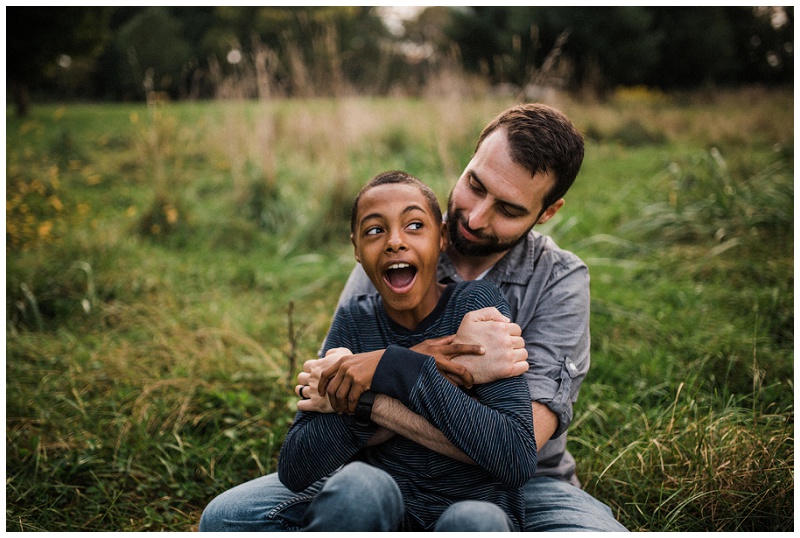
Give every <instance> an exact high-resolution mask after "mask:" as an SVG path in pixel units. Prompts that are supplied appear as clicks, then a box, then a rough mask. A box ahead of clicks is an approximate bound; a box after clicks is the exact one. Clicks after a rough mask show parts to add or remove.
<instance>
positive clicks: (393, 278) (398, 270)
mask: <svg viewBox="0 0 800 538" xmlns="http://www.w3.org/2000/svg"><path fill="white" fill-rule="evenodd" d="M416 276H417V268H416V267H414V266H413V265H410V264H408V263H402V262H401V263H393V264H391V265H389V266H388V267H386V269H384V271H383V280H384V281H385V282H386V283H387V284H388V285H389V288H390V289H391V290H392V291H393V292H395V293H406V292H407V291H408V290H410V289H411V286H413V284H414V280H415V279H416Z"/></svg>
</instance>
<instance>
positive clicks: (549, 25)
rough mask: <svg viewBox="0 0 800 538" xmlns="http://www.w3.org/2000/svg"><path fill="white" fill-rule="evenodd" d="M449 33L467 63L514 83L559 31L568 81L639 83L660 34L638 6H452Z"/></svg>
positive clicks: (524, 77) (536, 63)
mask: <svg viewBox="0 0 800 538" xmlns="http://www.w3.org/2000/svg"><path fill="white" fill-rule="evenodd" d="M448 34H449V35H450V36H451V37H452V39H453V40H454V41H455V42H456V43H457V44H458V45H459V47H460V49H461V52H462V54H463V56H464V62H465V65H466V66H467V67H468V68H472V69H478V70H480V71H481V72H483V73H485V74H486V75H488V76H490V77H491V78H492V80H493V82H496V83H497V82H511V83H514V84H517V85H524V84H525V83H527V82H528V81H530V79H531V76H532V75H533V74H534V73H535V72H536V71H537V70H539V69H540V68H541V67H542V64H543V62H544V61H545V58H546V57H547V55H548V54H549V53H550V52H551V51H552V50H553V49H554V47H556V46H557V43H558V42H559V41H558V40H559V38H560V37H561V36H567V39H566V42H565V43H564V44H563V45H562V46H561V50H560V51H559V52H560V54H561V55H562V57H563V58H564V59H566V60H568V61H569V63H570V64H571V65H572V79H571V80H570V81H568V82H570V83H571V84H572V85H573V86H575V85H580V84H583V83H585V82H587V81H588V82H590V83H592V84H594V85H616V84H637V83H641V82H642V79H643V77H644V76H645V75H646V73H647V72H648V71H649V70H650V69H651V67H652V66H653V65H655V64H656V63H657V61H658V49H657V47H658V44H659V41H660V38H661V37H660V35H659V34H658V33H654V32H653V31H652V16H651V15H649V14H648V13H647V12H646V11H645V10H643V9H642V8H639V7H584V8H563V7H529V6H522V7H498V6H495V7H476V8H469V9H457V10H454V12H453V19H452V23H451V25H450V27H449V29H448Z"/></svg>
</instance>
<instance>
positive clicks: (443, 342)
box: [411, 334, 485, 388]
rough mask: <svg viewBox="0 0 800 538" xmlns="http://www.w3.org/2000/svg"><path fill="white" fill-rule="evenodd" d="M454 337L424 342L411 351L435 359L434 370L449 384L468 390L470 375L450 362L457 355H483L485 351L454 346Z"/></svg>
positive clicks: (461, 366) (470, 345)
mask: <svg viewBox="0 0 800 538" xmlns="http://www.w3.org/2000/svg"><path fill="white" fill-rule="evenodd" d="M455 337H456V335H454V334H453V335H450V336H443V337H441V338H432V339H430V340H425V341H424V342H421V343H419V344H417V345H416V346H414V347H412V348H411V350H412V351H416V352H417V353H422V354H423V355H430V356H431V357H433V358H434V359H436V368H437V369H438V370H439V373H441V374H442V375H443V376H445V377H446V378H447V379H448V380H449V381H450V382H451V383H453V384H455V385H463V386H464V387H467V388H470V387H472V385H473V383H474V380H473V377H472V374H471V373H470V371H469V370H467V368H466V367H465V366H463V365H461V364H458V363H456V362H452V360H453V359H454V358H455V357H457V356H459V355H483V354H484V353H485V350H484V349H483V346H479V345H472V344H456V343H454V342H453V340H454V339H455Z"/></svg>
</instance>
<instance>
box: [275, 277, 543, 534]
mask: <svg viewBox="0 0 800 538" xmlns="http://www.w3.org/2000/svg"><path fill="white" fill-rule="evenodd" d="M487 306H494V307H497V308H498V309H499V310H500V311H501V312H502V313H503V314H504V315H508V305H507V303H506V302H505V300H504V299H503V297H502V295H501V294H500V292H499V291H498V289H497V287H496V286H495V285H494V284H492V283H489V282H485V281H471V282H462V283H459V284H453V285H450V286H448V288H447V289H446V290H445V292H444V293H443V294H442V297H441V299H440V301H439V304H438V305H437V306H436V308H435V309H434V311H433V312H432V313H431V314H430V315H429V316H428V317H427V318H426V319H425V320H423V321H422V323H420V325H419V326H418V327H417V328H416V329H415V330H413V331H410V330H408V329H405V328H404V327H402V326H400V325H398V324H397V323H395V322H393V321H392V320H391V319H390V318H389V317H388V316H387V315H386V313H385V310H384V309H383V306H382V304H381V299H380V297H379V296H378V295H365V296H359V297H355V298H353V299H352V300H351V301H350V303H348V304H347V305H345V306H343V307H341V308H340V309H339V310H338V311H337V313H336V316H335V317H334V320H333V323H332V325H331V330H330V332H329V334H328V339H327V341H326V347H325V349H324V350H323V351H327V349H331V348H334V347H346V348H348V349H350V350H351V351H352V352H353V353H364V352H367V351H374V350H376V349H386V352H385V353H384V355H383V357H382V359H381V361H380V363H379V365H378V368H377V370H376V372H375V375H374V377H373V381H372V385H371V390H373V391H374V392H378V393H382V394H386V395H388V396H391V397H392V398H396V399H398V400H400V401H401V402H403V403H404V404H405V405H406V406H407V407H408V408H409V409H410V410H412V411H413V412H415V413H418V414H419V415H421V416H423V417H424V418H425V419H426V420H428V421H429V422H430V423H431V424H432V425H434V426H435V427H436V428H437V429H439V430H440V431H441V432H442V433H443V434H444V435H445V436H446V437H447V438H448V439H449V440H450V441H451V442H452V443H453V444H454V445H455V446H456V447H457V448H459V449H460V450H461V451H462V452H464V453H465V454H467V455H468V456H469V457H470V458H472V460H473V461H475V462H476V463H477V465H469V464H465V463H461V462H458V461H456V460H453V459H451V458H448V457H446V456H443V455H441V454H438V453H436V452H434V451H432V450H429V449H427V448H425V447H423V446H421V445H419V444H417V443H414V442H413V441H410V440H409V439H407V438H405V437H402V436H399V435H396V436H394V437H392V438H391V439H389V440H388V441H386V442H385V443H383V444H381V445H378V446H375V447H367V446H366V444H367V441H368V440H369V439H370V438H371V437H372V435H373V434H374V433H375V431H376V430H377V426H375V425H373V426H370V427H367V428H362V427H358V426H356V424H355V420H354V418H353V417H352V416H349V415H338V414H335V413H325V414H321V413H310V412H298V413H297V416H296V417H295V422H294V424H293V426H292V428H291V429H290V430H289V433H288V435H287V437H286V441H285V442H284V445H283V447H282V449H281V454H280V459H279V464H278V473H279V477H280V479H281V481H282V482H283V483H284V484H285V485H286V486H287V487H289V488H290V489H292V490H294V491H301V490H303V489H305V488H307V487H309V486H310V485H312V484H313V483H314V482H316V481H318V480H320V479H322V478H324V477H326V476H328V475H329V474H331V473H332V472H333V471H335V470H336V469H338V468H339V467H340V466H341V465H343V464H345V463H347V462H350V461H353V460H356V459H358V460H362V461H364V462H366V463H369V464H371V465H374V466H376V467H378V468H380V469H383V470H385V471H386V472H388V473H389V474H390V475H391V476H392V477H393V478H394V479H395V481H396V482H397V484H398V486H399V488H400V490H401V492H402V494H403V499H404V502H405V506H406V524H407V526H408V528H409V530H430V529H431V528H432V527H433V525H434V524H435V522H436V519H437V518H438V517H439V515H441V513H442V512H443V511H444V510H445V509H446V508H447V507H448V506H449V505H451V504H453V503H454V502H457V501H461V500H467V499H472V500H485V501H490V502H494V503H495V504H497V505H498V506H500V507H501V508H503V509H504V510H505V512H506V513H507V514H508V515H509V517H510V519H511V521H512V522H513V523H514V524H515V526H516V527H517V529H522V528H524V514H525V503H524V499H523V496H522V491H521V486H522V484H524V483H525V482H526V481H527V480H528V479H529V478H530V477H531V476H533V474H534V472H535V471H536V456H537V453H536V442H535V439H534V435H533V418H532V413H531V404H530V401H531V399H530V394H529V392H528V388H527V385H526V383H525V382H524V380H523V378H522V377H521V376H518V377H514V378H511V379H503V380H499V381H495V382H493V383H487V384H484V385H476V386H475V387H474V388H473V390H472V394H468V393H466V392H464V391H463V390H461V389H459V388H458V387H455V386H454V385H452V384H451V383H450V382H449V381H447V380H446V379H445V378H444V377H443V376H442V375H441V374H439V372H438V371H437V370H436V364H435V361H434V359H433V357H429V356H426V355H421V354H418V353H415V352H413V351H409V350H408V349H407V348H410V347H412V346H414V345H416V344H418V343H420V342H422V341H424V340H427V339H430V338H438V337H441V336H447V335H450V334H455V333H456V332H457V330H458V327H459V325H460V323H461V320H462V318H463V317H464V315H465V314H466V313H468V312H471V311H473V310H478V309H480V308H484V307H487ZM473 396H474V397H475V398H473Z"/></svg>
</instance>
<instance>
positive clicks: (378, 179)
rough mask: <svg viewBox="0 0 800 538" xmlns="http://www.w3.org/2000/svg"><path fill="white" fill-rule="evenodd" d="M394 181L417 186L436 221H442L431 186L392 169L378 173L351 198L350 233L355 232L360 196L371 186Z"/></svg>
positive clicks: (440, 211)
mask: <svg viewBox="0 0 800 538" xmlns="http://www.w3.org/2000/svg"><path fill="white" fill-rule="evenodd" d="M395 183H400V184H403V185H413V186H414V187H417V188H418V189H419V190H420V192H421V193H422V195H423V196H424V197H425V199H426V200H427V202H428V206H429V207H430V209H431V212H432V213H433V217H434V219H436V222H442V208H441V207H440V206H439V201H438V200H437V199H436V195H435V194H434V192H433V191H432V190H431V188H430V187H428V186H427V185H426V184H425V183H423V182H422V181H420V180H419V179H417V178H415V177H414V176H412V175H411V174H407V173H406V172H402V171H400V170H392V171H391V172H383V173H381V174H378V175H377V176H375V177H374V178H372V179H371V180H370V181H369V182H368V183H367V184H366V185H364V187H363V188H362V189H361V191H359V193H358V196H356V199H355V200H353V208H352V209H351V210H350V233H355V231H356V218H357V216H358V215H357V213H358V202H359V201H360V200H361V196H362V195H363V194H364V193H365V192H367V191H368V190H370V189H371V188H373V187H378V186H380V185H391V184H395Z"/></svg>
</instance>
